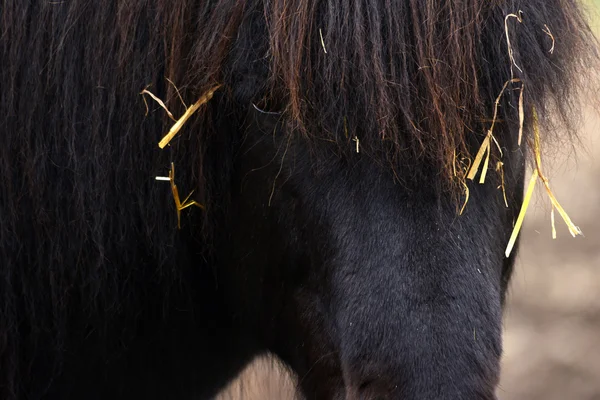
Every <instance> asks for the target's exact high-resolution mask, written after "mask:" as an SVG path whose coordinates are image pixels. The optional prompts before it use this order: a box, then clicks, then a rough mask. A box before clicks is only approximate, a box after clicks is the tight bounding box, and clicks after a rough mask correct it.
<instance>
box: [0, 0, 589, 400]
mask: <svg viewBox="0 0 600 400" xmlns="http://www.w3.org/2000/svg"><path fill="white" fill-rule="evenodd" d="M511 14H512V15H511ZM507 39H508V40H507ZM593 43H594V42H593V39H592V38H591V35H590V33H589V30H588V28H587V26H586V24H585V22H584V20H583V17H582V14H581V11H580V9H579V4H578V3H577V2H576V1H575V0H528V1H523V2H521V1H517V0H502V1H500V0H498V1H491V0H436V1H432V0H347V1H336V0H328V1H318V0H268V1H256V0H200V1H195V0H171V1H164V0H118V1H97V0H69V1H55V2H52V1H42V0H3V1H2V3H1V4H0V127H1V132H2V136H1V144H0V398H1V399H5V400H14V399H28V400H29V399H32V400H33V399H35V400H37V399H88V400H92V399H128V400H129V399H137V398H143V399H147V400H150V399H205V398H210V397H211V396H213V395H214V394H215V393H217V392H218V390H219V389H220V388H222V387H223V386H224V385H226V384H227V382H228V381H230V380H231V379H232V378H233V377H235V375H236V374H237V373H238V372H239V371H240V370H241V368H243V367H244V365H246V364H247V363H248V362H249V361H250V360H252V358H253V357H255V356H257V355H259V354H261V353H264V352H267V351H270V352H273V353H275V354H277V355H278V356H279V357H280V358H281V359H282V360H283V361H284V362H285V363H287V365H289V367H290V368H291V369H292V370H293V371H294V372H295V373H297V374H298V376H300V377H301V379H300V381H299V382H300V390H301V392H302V393H303V395H304V396H306V398H308V399H377V398H380V399H400V398H402V399H430V400H433V399H461V400H465V399H493V398H494V390H495V386H496V384H497V382H498V376H499V360H500V357H501V353H502V346H501V318H502V303H503V298H504V294H505V292H506V289H507V284H508V281H509V277H510V273H511V269H512V265H513V261H514V254H515V251H513V253H512V254H511V256H510V257H509V258H505V256H504V251H505V248H506V245H507V242H508V240H509V236H510V234H511V232H512V230H513V223H514V220H515V218H516V216H517V214H518V212H519V209H520V206H521V202H522V195H521V192H522V186H523V176H524V170H525V162H526V157H525V156H526V154H527V153H528V151H529V150H528V149H529V147H528V143H530V142H531V133H530V131H531V126H530V125H531V124H530V121H531V115H532V112H531V110H532V109H533V108H534V107H535V109H536V110H537V113H538V114H540V116H541V117H544V116H548V115H549V114H550V113H552V114H553V115H555V116H557V117H560V116H562V117H569V118H570V117H571V116H572V115H573V114H572V109H573V108H574V106H573V103H572V102H570V101H568V99H569V98H570V97H569V96H570V95H571V93H570V91H571V90H572V89H574V88H576V87H577V82H578V81H579V80H578V79H577V76H576V74H577V73H578V71H579V70H580V67H581V66H582V65H583V64H585V62H587V61H588V60H590V59H591V57H590V56H589V53H590V52H589V49H588V47H589V45H590V44H593ZM168 79H170V80H171V81H172V82H173V84H171V83H169V81H168ZM511 79H513V81H512V82H509V81H510V80H511ZM505 82H508V85H507V89H506V90H505V91H504V94H503V96H501V98H500V99H501V101H500V102H499V103H498V115H497V118H493V114H494V106H495V99H496V98H497V96H498V95H499V94H500V93H501V91H502V88H503V86H504V84H505ZM175 85H176V86H175ZM176 87H177V88H176ZM145 88H147V90H148V91H151V92H153V93H154V94H155V95H156V96H157V97H158V98H162V99H164V100H165V102H166V103H167V106H168V108H170V109H171V111H172V112H173V114H174V119H177V117H179V116H180V115H183V114H184V112H186V110H185V108H184V105H183V104H182V102H183V101H185V102H188V103H189V106H191V104H193V103H194V101H196V100H197V99H198V98H201V97H202V96H203V95H204V94H205V93H207V91H209V90H211V89H214V88H217V89H216V91H215V93H214V97H213V98H212V99H210V101H208V102H207V103H206V104H203V105H202V106H201V107H200V108H199V110H198V111H197V112H195V113H194V114H191V111H188V114H189V115H191V117H190V118H189V119H188V120H187V122H186V123H185V124H184V125H183V127H182V128H181V129H180V131H179V132H178V133H177V135H176V136H175V137H174V138H173V139H172V140H171V141H170V143H169V144H168V145H167V146H166V147H165V148H164V149H161V148H159V147H158V146H157V143H158V142H159V140H160V139H161V138H162V137H163V135H164V134H165V133H166V132H167V131H168V130H169V128H170V126H171V124H172V123H173V122H172V121H170V120H169V119H168V118H167V116H166V113H165V112H164V110H163V109H162V108H160V107H159V106H158V105H157V103H156V102H154V101H152V100H151V99H150V98H147V101H148V105H149V109H146V108H145V105H144V98H143V97H142V96H141V95H140V92H142V91H143V90H144V89H145ZM521 93H523V99H524V100H523V103H521V105H519V104H520V100H519V98H520V96H521ZM519 110H521V111H523V110H524V113H525V114H526V115H525V117H526V118H525V136H524V139H523V142H522V143H521V145H519V143H518V135H519V130H520V116H519ZM562 119H563V120H564V122H568V119H567V118H562ZM492 123H494V124H495V130H494V132H493V135H494V139H495V142H497V143H498V145H497V146H496V145H493V146H492V154H491V161H490V163H489V166H488V164H486V167H487V168H489V172H488V174H487V179H486V182H485V184H479V183H473V182H471V181H470V180H468V179H466V171H467V170H468V163H469V162H470V161H472V160H473V158H474V156H475V154H476V153H477V151H478V149H479V148H480V146H481V144H482V142H483V140H484V138H485V137H486V132H487V131H488V130H489V129H490V125H491V124H492ZM565 126H566V128H569V125H568V124H565ZM543 140H544V142H545V143H547V142H548V141H549V140H550V138H548V137H544V138H543ZM500 150H502V153H500ZM469 160H470V161H469ZM499 162H502V164H499ZM502 165H503V167H502V168H500V169H499V170H498V171H495V170H496V168H497V167H498V166H500V167H501V166H502ZM171 166H173V167H174V168H173V169H172V167H171ZM169 174H170V178H171V181H172V182H171V183H174V184H176V185H177V187H178V190H179V192H180V193H179V196H180V198H179V200H180V203H178V205H181V200H183V199H184V198H185V197H187V194H188V193H190V192H192V191H193V193H192V194H191V197H189V199H188V200H187V202H185V201H184V205H185V204H192V203H190V202H191V201H192V200H193V201H195V202H197V205H199V206H198V207H196V206H191V207H188V208H185V209H182V210H180V212H179V211H178V210H176V208H175V207H174V205H173V204H174V191H173V190H172V188H171V187H170V185H169V182H161V181H157V180H156V179H155V177H157V176H167V175H169ZM477 180H479V178H478V179H477ZM465 188H466V189H465ZM467 190H468V194H469V198H468V201H466V200H467V199H466V194H467ZM504 195H506V202H505V199H504ZM465 204H466V206H464V210H462V212H461V209H462V208H463V205H465ZM178 213H179V214H180V216H181V223H180V226H179V223H178Z"/></svg>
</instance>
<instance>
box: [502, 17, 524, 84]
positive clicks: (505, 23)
mask: <svg viewBox="0 0 600 400" xmlns="http://www.w3.org/2000/svg"><path fill="white" fill-rule="evenodd" d="M522 15H523V11H521V10H519V13H518V15H517V14H508V15H507V16H506V17H505V18H504V32H505V33H506V44H507V46H508V57H509V58H510V77H511V78H513V77H514V74H513V65H514V66H515V67H517V69H518V70H519V71H521V72H523V70H522V69H521V67H519V66H518V65H517V62H516V61H515V56H514V53H513V48H512V45H511V43H510V35H509V34H508V19H509V18H516V19H517V21H519V23H523V19H522Z"/></svg>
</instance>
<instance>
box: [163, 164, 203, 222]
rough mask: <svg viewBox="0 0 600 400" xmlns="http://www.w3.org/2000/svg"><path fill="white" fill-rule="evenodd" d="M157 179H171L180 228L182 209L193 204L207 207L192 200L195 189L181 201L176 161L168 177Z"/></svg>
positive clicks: (201, 207)
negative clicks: (176, 177)
mask: <svg viewBox="0 0 600 400" xmlns="http://www.w3.org/2000/svg"><path fill="white" fill-rule="evenodd" d="M156 180H157V181H169V182H170V183H171V192H172V193H173V200H174V201H175V209H176V211H177V228H178V229H181V210H184V209H186V208H188V207H191V206H196V207H198V208H200V209H202V210H204V209H205V208H204V206H203V205H202V204H200V203H198V202H197V201H195V200H190V197H191V196H192V194H194V191H193V190H192V191H191V192H190V194H188V195H187V197H186V198H185V199H184V200H183V201H181V198H180V197H179V190H178V189H177V185H176V184H175V164H174V163H171V169H170V170H169V176H168V177H163V176H157V177H156Z"/></svg>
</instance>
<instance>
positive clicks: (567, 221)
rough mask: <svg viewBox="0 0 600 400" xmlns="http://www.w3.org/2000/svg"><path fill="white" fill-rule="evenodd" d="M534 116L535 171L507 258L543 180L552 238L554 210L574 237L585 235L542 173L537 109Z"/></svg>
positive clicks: (511, 239)
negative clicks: (548, 204) (548, 207)
mask: <svg viewBox="0 0 600 400" xmlns="http://www.w3.org/2000/svg"><path fill="white" fill-rule="evenodd" d="M532 116H533V143H532V142H531V140H529V141H528V144H529V147H530V148H531V150H532V151H533V153H534V156H535V169H534V170H533V174H532V175H531V179H530V180H529V185H528V187H527V192H526V194H525V198H524V199H523V204H522V206H521V211H520V212H519V217H518V218H517V222H516V223H515V227H514V228H513V232H512V235H511V237H510V240H509V242H508V245H507V246H506V251H505V255H506V257H509V256H510V253H511V252H512V249H513V247H514V245H515V243H516V240H517V237H518V236H519V232H520V231H521V227H522V225H523V220H524V218H525V214H526V213H527V209H528V208H529V204H530V202H531V196H532V194H533V190H534V189H535V185H536V183H537V181H538V180H541V181H542V183H543V184H544V188H545V189H546V193H547V194H548V197H549V198H550V203H551V205H552V211H551V213H550V220H551V223H552V238H553V239H556V224H555V220H554V210H555V209H556V210H558V213H559V214H560V216H561V217H562V219H563V220H564V221H565V224H566V225H567V228H569V233H571V235H572V236H573V237H576V236H577V235H583V232H581V229H579V227H578V226H577V225H575V224H574V223H573V221H572V220H571V218H570V217H569V215H568V214H567V213H566V211H565V210H564V208H563V207H562V206H561V205H560V203H559V202H558V200H557V199H556V196H554V193H552V189H550V182H549V180H548V178H546V176H545V175H544V173H543V172H542V155H541V146H540V126H539V120H538V116H537V111H536V110H535V108H533V109H532Z"/></svg>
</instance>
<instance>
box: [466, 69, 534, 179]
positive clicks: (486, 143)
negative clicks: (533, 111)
mask: <svg viewBox="0 0 600 400" xmlns="http://www.w3.org/2000/svg"><path fill="white" fill-rule="evenodd" d="M518 82H521V83H522V81H521V80H520V79H518V78H514V79H510V80H508V81H506V82H504V86H502V90H501V91H500V94H499V95H498V97H496V101H495V102H494V117H493V118H492V125H491V126H490V129H489V130H488V132H487V136H486V137H485V139H484V140H483V142H482V143H481V147H480V148H479V151H478V152H477V155H476V156H475V160H474V161H473V164H472V165H471V168H470V170H469V174H468V175H467V179H470V180H474V179H475V176H476V175H477V171H478V170H479V166H480V165H481V161H482V160H483V156H484V155H487V157H486V162H485V163H484V168H485V170H484V171H482V172H481V174H482V179H480V180H479V183H481V184H483V183H485V176H486V173H487V166H488V164H489V157H490V152H491V149H490V148H489V147H490V141H492V140H493V141H494V144H495V145H496V147H497V148H498V151H499V152H500V156H503V153H502V148H501V147H500V144H499V143H498V141H497V140H496V137H495V136H494V128H495V127H496V122H497V121H498V108H499V107H500V100H501V99H502V96H503V95H504V92H505V91H506V89H507V88H508V85H510V84H511V83H518ZM522 90H523V87H522V86H521V93H522ZM523 118H525V113H523Z"/></svg>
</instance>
